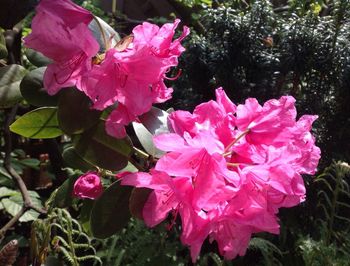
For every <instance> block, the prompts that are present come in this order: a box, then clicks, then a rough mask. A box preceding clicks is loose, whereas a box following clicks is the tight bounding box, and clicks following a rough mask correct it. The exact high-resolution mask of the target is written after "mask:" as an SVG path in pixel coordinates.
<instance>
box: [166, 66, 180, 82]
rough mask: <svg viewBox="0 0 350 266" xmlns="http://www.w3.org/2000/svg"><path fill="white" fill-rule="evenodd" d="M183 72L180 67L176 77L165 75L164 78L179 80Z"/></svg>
mask: <svg viewBox="0 0 350 266" xmlns="http://www.w3.org/2000/svg"><path fill="white" fill-rule="evenodd" d="M181 74H182V69H181V68H180V69H179V71H178V72H177V74H176V75H175V77H172V78H170V77H167V76H165V75H164V78H165V79H167V80H177V79H178V78H179V77H180V75H181Z"/></svg>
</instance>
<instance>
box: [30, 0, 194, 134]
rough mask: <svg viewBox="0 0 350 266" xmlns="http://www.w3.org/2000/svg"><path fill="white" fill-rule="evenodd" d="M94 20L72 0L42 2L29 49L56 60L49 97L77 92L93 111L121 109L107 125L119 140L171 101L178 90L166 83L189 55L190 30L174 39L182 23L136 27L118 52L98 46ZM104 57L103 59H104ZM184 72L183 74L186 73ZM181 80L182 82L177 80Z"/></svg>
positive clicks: (51, 70) (50, 68) (47, 77)
mask: <svg viewBox="0 0 350 266" xmlns="http://www.w3.org/2000/svg"><path fill="white" fill-rule="evenodd" d="M92 19H93V16H92V14H91V13H90V12H89V11H87V10H85V9H83V8H81V7H79V6H77V5H76V4H74V3H73V2H71V1H70V0H60V1H51V0H41V1H40V3H39V5H38V7H37V9H36V15H35V17H34V19H33V22H32V33H31V34H30V35H29V36H28V37H26V38H25V39H24V41H25V44H26V46H27V47H30V48H33V49H35V50H37V51H40V52H42V53H43V54H44V55H45V56H47V57H48V58H50V59H52V60H53V63H52V64H50V65H49V66H48V67H47V70H46V71H45V75H44V87H45V88H46V89H47V91H48V93H49V94H55V93H57V92H58V91H59V90H60V89H61V88H63V87H70V86H76V87H77V89H79V90H81V91H83V92H84V93H85V94H86V95H87V96H88V97H89V98H90V99H91V101H92V108H94V109H98V110H104V109H105V108H107V107H109V106H112V105H115V104H116V103H117V104H118V107H117V109H115V110H114V111H113V112H112V113H111V115H110V117H109V118H108V119H107V122H106V130H107V132H108V133H109V134H110V135H112V136H114V137H117V138H123V137H125V135H126V132H125V129H124V127H125V126H126V125H128V124H129V123H130V122H132V121H137V117H138V116H139V115H141V114H144V113H146V112H147V111H149V110H150V109H151V107H152V104H154V103H162V102H165V101H167V100H169V99H170V98H171V94H172V91H173V90H172V88H167V87H166V85H165V83H164V80H165V79H174V78H172V77H168V76H167V73H168V72H169V70H170V68H171V67H173V66H177V64H178V57H179V56H180V55H181V53H182V52H183V51H184V50H185V48H184V47H183V46H182V45H181V41H182V40H183V39H184V38H185V37H186V36H187V35H188V34H189V28H188V27H183V32H182V34H181V35H180V37H178V38H177V39H174V34H175V30H176V28H177V27H178V25H179V23H180V20H179V19H176V20H175V21H174V23H167V24H164V25H163V26H162V27H158V26H157V25H154V24H151V23H148V22H144V23H143V24H142V25H138V26H136V27H135V28H134V29H133V31H132V35H130V36H128V37H127V41H125V42H124V41H121V42H120V43H118V44H117V45H115V46H114V47H109V46H110V45H111V42H110V43H109V45H108V44H106V45H105V46H106V49H107V50H106V51H99V50H100V47H99V45H98V42H97V41H96V40H95V39H94V37H93V35H92V33H91V31H90V30H89V28H88V25H89V23H90V22H91V20H92ZM99 52H100V53H99ZM180 72H181V71H179V73H180ZM175 78H176V77H175Z"/></svg>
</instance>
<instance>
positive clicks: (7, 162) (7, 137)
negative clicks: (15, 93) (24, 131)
mask: <svg viewBox="0 0 350 266" xmlns="http://www.w3.org/2000/svg"><path fill="white" fill-rule="evenodd" d="M17 109H18V104H16V105H15V106H14V107H12V109H11V110H10V111H6V120H5V124H4V141H5V158H4V167H5V169H6V171H7V172H8V173H9V175H10V176H11V177H12V179H13V180H15V181H16V183H17V187H18V189H19V191H20V192H21V195H22V198H23V206H22V209H21V210H20V211H19V212H18V213H17V214H16V215H15V216H14V217H13V218H12V219H11V220H10V221H9V222H8V223H7V224H6V225H5V226H4V227H3V228H1V229H0V236H1V235H3V234H4V233H5V232H6V231H7V230H8V229H9V228H11V226H13V225H14V224H15V223H16V222H17V221H18V220H19V218H21V216H22V215H23V214H24V213H25V212H26V211H27V210H29V209H33V210H35V211H37V212H39V213H41V214H46V210H45V209H41V208H38V207H37V206H34V204H33V203H32V200H31V198H30V196H29V193H28V189H27V187H26V185H25V183H24V182H23V179H22V178H21V176H20V175H19V174H18V173H17V172H16V170H15V169H14V168H13V167H12V165H11V151H12V139H11V132H10V128H9V127H10V124H11V123H12V122H13V120H14V119H15V116H16V113H17Z"/></svg>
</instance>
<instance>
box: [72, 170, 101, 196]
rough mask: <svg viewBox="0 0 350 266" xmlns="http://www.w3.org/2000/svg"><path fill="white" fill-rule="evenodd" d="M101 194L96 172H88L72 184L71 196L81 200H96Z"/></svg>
mask: <svg viewBox="0 0 350 266" xmlns="http://www.w3.org/2000/svg"><path fill="white" fill-rule="evenodd" d="M102 192H103V187H102V184H101V180H100V177H99V175H98V174H97V173H96V172H88V173H86V174H84V175H82V176H80V177H79V178H78V179H77V181H75V183H74V188H73V195H74V196H75V197H77V198H81V199H86V198H88V199H96V198H98V197H99V196H100V195H101V194H102Z"/></svg>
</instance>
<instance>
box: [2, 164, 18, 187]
mask: <svg viewBox="0 0 350 266" xmlns="http://www.w3.org/2000/svg"><path fill="white" fill-rule="evenodd" d="M0 187H10V188H14V187H15V182H13V180H12V179H10V178H8V177H7V176H4V175H3V173H2V172H1V168H0Z"/></svg>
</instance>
